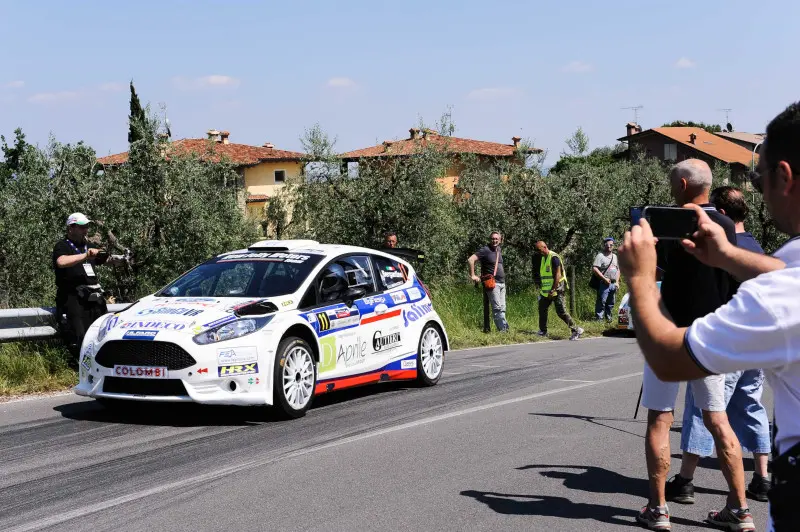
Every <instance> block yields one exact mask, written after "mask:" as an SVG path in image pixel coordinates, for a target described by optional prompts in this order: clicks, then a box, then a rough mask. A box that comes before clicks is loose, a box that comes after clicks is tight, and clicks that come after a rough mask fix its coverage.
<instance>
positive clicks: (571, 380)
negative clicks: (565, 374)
mask: <svg viewBox="0 0 800 532" xmlns="http://www.w3.org/2000/svg"><path fill="white" fill-rule="evenodd" d="M553 380H554V381H561V382H594V381H579V380H577V379H553Z"/></svg>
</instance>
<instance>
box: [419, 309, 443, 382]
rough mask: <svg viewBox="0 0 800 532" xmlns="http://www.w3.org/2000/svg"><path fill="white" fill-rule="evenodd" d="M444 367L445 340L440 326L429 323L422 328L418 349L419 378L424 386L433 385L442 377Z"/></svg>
mask: <svg viewBox="0 0 800 532" xmlns="http://www.w3.org/2000/svg"><path fill="white" fill-rule="evenodd" d="M443 369H444V342H442V333H441V331H439V328H438V327H437V326H436V325H434V324H432V323H429V324H427V325H425V328H424V329H422V335H421V336H420V338H419V349H418V350H417V380H418V381H419V382H420V383H421V384H423V385H424V386H433V385H434V384H436V383H437V382H439V379H440V378H441V377H442V370H443Z"/></svg>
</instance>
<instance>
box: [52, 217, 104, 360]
mask: <svg viewBox="0 0 800 532" xmlns="http://www.w3.org/2000/svg"><path fill="white" fill-rule="evenodd" d="M90 222H91V221H90V220H89V218H87V217H86V216H85V215H84V214H82V213H79V212H76V213H74V214H71V215H70V216H69V218H67V237H66V238H65V239H63V240H59V241H58V242H57V243H56V245H55V247H53V269H54V270H55V274H56V316H57V320H58V322H59V324H61V316H62V315H66V322H65V323H64V324H63V326H62V327H61V333H62V338H63V339H64V342H65V343H66V344H67V347H68V348H69V350H70V353H71V355H72V357H73V358H72V360H71V361H70V363H71V364H72V365H73V366H77V363H78V358H79V355H80V348H81V344H82V343H83V337H84V336H85V335H86V331H87V329H88V328H89V326H90V325H91V324H92V322H93V321H94V320H96V319H97V318H99V317H100V316H102V315H103V314H105V313H106V312H108V309H107V308H106V302H105V299H104V298H103V293H102V289H101V288H100V284H99V283H98V281H97V275H96V273H95V267H96V266H99V265H102V264H107V263H112V264H117V263H118V262H120V260H119V259H117V258H109V256H108V253H106V252H105V251H102V250H101V249H99V248H98V246H96V245H94V244H91V243H89V242H88V241H87V240H86V235H87V234H88V232H89V223H90Z"/></svg>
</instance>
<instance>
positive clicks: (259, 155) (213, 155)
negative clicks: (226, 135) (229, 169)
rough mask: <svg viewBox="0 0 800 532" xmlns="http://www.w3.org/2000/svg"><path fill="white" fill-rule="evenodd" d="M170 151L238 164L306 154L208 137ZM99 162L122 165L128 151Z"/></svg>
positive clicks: (179, 143) (173, 146)
mask: <svg viewBox="0 0 800 532" xmlns="http://www.w3.org/2000/svg"><path fill="white" fill-rule="evenodd" d="M169 153H175V154H181V155H189V154H191V153H194V154H196V155H198V156H199V157H200V158H201V159H202V160H204V161H214V162H216V161H219V160H221V159H222V158H227V159H228V160H230V161H231V162H232V163H233V164H235V165H237V166H249V165H254V164H258V163H261V162H264V161H300V160H302V159H303V158H304V157H305V156H306V155H305V154H304V153H299V152H295V151H286V150H276V149H275V148H265V147H263V146H250V145H248V144H233V143H230V144H223V143H222V142H215V141H210V140H206V139H181V140H176V141H175V142H172V143H170V144H169V152H168V154H167V158H169ZM97 162H99V163H100V164H104V165H120V164H125V163H126V162H128V152H124V153H118V154H116V155H109V156H107V157H100V158H99V159H97Z"/></svg>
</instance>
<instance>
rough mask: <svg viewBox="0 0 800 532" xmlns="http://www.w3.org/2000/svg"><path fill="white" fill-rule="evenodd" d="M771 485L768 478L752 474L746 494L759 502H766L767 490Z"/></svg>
mask: <svg viewBox="0 0 800 532" xmlns="http://www.w3.org/2000/svg"><path fill="white" fill-rule="evenodd" d="M770 487H771V485H770V482H769V480H767V479H766V478H764V477H762V476H761V475H753V480H752V481H751V482H750V484H748V486H747V496H748V497H750V498H751V499H755V500H757V501H761V502H767V501H768V500H769V499H768V498H767V492H768V491H769V489H770Z"/></svg>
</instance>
